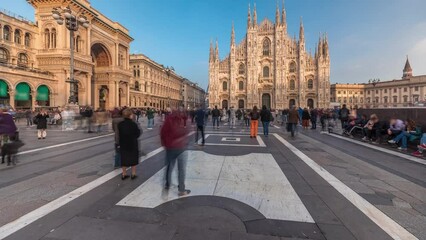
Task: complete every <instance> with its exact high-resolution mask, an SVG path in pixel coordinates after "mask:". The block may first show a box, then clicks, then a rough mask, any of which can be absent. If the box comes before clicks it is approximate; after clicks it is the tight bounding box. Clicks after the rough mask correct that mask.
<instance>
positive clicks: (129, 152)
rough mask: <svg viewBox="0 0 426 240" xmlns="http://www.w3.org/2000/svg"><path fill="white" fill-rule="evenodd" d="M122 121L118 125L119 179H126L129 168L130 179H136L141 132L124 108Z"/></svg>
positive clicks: (128, 111)
mask: <svg viewBox="0 0 426 240" xmlns="http://www.w3.org/2000/svg"><path fill="white" fill-rule="evenodd" d="M122 114H123V121H121V122H120V123H118V125H117V129H118V142H119V147H118V148H119V151H120V156H121V169H122V175H121V179H122V180H124V179H126V178H128V177H129V176H128V175H127V172H126V171H127V168H128V167H131V177H130V178H131V179H132V180H133V179H135V178H136V165H138V164H139V141H138V138H139V136H140V135H141V131H140V129H139V127H138V125H137V124H136V123H135V122H134V121H133V120H132V118H133V112H132V110H131V109H129V108H126V109H124V110H123V113H122Z"/></svg>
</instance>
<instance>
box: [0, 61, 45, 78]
mask: <svg viewBox="0 0 426 240" xmlns="http://www.w3.org/2000/svg"><path fill="white" fill-rule="evenodd" d="M0 66H3V67H8V68H11V69H16V70H22V71H27V72H32V73H38V74H43V75H48V76H53V73H51V72H49V71H44V70H42V69H38V68H32V67H28V66H25V65H23V64H19V65H18V64H11V63H5V62H0Z"/></svg>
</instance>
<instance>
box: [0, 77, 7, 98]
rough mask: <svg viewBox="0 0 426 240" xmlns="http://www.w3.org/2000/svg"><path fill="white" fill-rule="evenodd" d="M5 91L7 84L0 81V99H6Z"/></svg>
mask: <svg viewBox="0 0 426 240" xmlns="http://www.w3.org/2000/svg"><path fill="white" fill-rule="evenodd" d="M7 89H8V86H7V83H6V82H5V81H3V80H0V97H7V95H8V94H7V92H8V91H7Z"/></svg>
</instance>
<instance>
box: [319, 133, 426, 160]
mask: <svg viewBox="0 0 426 240" xmlns="http://www.w3.org/2000/svg"><path fill="white" fill-rule="evenodd" d="M327 134H328V135H329V136H332V137H335V138H339V139H343V140H346V141H348V142H352V143H356V144H358V145H361V146H364V147H368V148H372V149H374V150H377V151H380V152H384V153H388V154H391V155H394V156H397V157H401V158H404V159H407V160H410V161H413V162H416V163H420V164H423V165H426V161H425V160H423V159H420V158H418V157H413V156H409V155H407V154H403V153H399V152H396V151H392V150H389V149H386V148H382V147H378V146H374V145H372V144H369V143H365V142H360V141H357V140H354V139H350V138H347V137H343V136H339V135H336V134H333V133H327Z"/></svg>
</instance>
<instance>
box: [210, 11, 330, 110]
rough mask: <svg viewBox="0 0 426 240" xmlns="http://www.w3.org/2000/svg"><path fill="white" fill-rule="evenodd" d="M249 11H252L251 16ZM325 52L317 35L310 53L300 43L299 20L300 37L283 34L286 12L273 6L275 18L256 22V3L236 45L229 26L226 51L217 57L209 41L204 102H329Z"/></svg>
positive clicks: (245, 105) (303, 104) (223, 104)
mask: <svg viewBox="0 0 426 240" xmlns="http://www.w3.org/2000/svg"><path fill="white" fill-rule="evenodd" d="M252 16H253V17H252ZM329 104H330V55H329V47H328V41H327V38H326V37H325V36H324V37H320V39H319V43H318V47H317V48H316V51H315V54H314V55H312V54H310V53H308V52H307V51H306V49H305V36H304V26H303V23H302V22H301V23H300V31H299V39H296V38H295V37H294V38H292V37H290V36H289V35H288V34H287V22H286V12H285V9H284V7H283V9H282V13H280V11H279V9H278V6H277V9H276V17H275V23H272V22H271V21H270V20H268V19H265V20H263V21H262V22H261V23H260V24H258V22H257V13H256V7H255V9H254V12H253V15H252V12H251V11H250V7H249V12H248V20H247V34H246V36H245V38H244V39H243V40H242V41H241V42H240V43H239V44H238V45H237V44H235V32H234V27H232V32H231V46H230V53H229V55H228V56H227V57H226V58H225V59H223V60H221V59H220V57H219V51H218V43H217V42H216V46H215V47H213V45H212V44H210V58H209V106H210V107H211V108H212V107H214V106H215V105H217V106H218V107H222V108H227V107H231V106H234V107H238V108H252V107H253V106H258V107H259V106H262V105H266V106H267V107H270V108H273V109H284V108H289V107H290V106H293V105H297V106H301V107H311V108H313V107H328V106H329Z"/></svg>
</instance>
